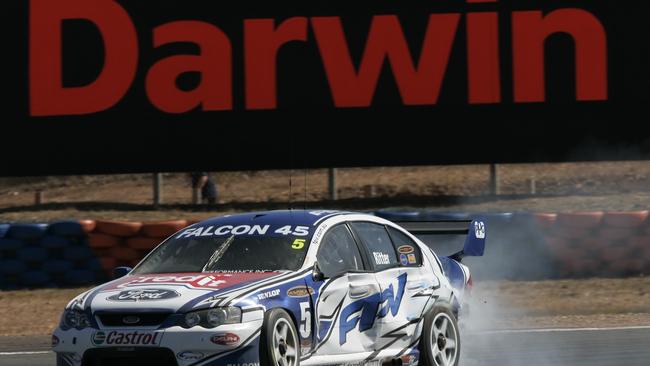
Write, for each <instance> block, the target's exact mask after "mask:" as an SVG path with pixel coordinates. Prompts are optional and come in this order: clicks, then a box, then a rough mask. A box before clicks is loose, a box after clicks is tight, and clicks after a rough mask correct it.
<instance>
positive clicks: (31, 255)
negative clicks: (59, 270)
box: [16, 247, 48, 263]
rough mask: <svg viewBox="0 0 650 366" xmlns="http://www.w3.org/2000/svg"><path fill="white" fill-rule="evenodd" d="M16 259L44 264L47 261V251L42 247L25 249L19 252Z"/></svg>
mask: <svg viewBox="0 0 650 366" xmlns="http://www.w3.org/2000/svg"><path fill="white" fill-rule="evenodd" d="M16 257H17V258H18V259H20V260H21V261H23V262H28V263H29V262H43V261H44V260H46V259H47V257H48V253H47V249H45V248H41V247H24V248H22V249H20V250H19V251H18V252H17V255H16Z"/></svg>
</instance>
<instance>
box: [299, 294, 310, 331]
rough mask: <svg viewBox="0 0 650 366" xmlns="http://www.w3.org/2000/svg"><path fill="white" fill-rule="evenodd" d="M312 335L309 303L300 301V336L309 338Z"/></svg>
mask: <svg viewBox="0 0 650 366" xmlns="http://www.w3.org/2000/svg"><path fill="white" fill-rule="evenodd" d="M310 336H311V311H309V303H308V302H301V303H300V337H302V338H309V337H310Z"/></svg>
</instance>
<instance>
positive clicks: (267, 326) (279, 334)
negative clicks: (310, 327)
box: [260, 309, 300, 366]
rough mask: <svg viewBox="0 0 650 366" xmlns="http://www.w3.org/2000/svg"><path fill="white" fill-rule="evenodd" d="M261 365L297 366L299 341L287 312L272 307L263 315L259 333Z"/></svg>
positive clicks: (298, 362) (298, 361) (298, 363)
mask: <svg viewBox="0 0 650 366" xmlns="http://www.w3.org/2000/svg"><path fill="white" fill-rule="evenodd" d="M260 364H261V366H299V365H300V341H299V339H298V332H297V331H296V327H295V325H294V324H293V321H292V320H291V317H290V316H289V314H287V312H286V311H284V310H282V309H273V310H271V311H268V312H267V313H266V314H265V315H264V324H263V325H262V331H261V335H260Z"/></svg>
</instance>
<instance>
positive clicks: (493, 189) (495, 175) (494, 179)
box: [490, 164, 501, 196]
mask: <svg viewBox="0 0 650 366" xmlns="http://www.w3.org/2000/svg"><path fill="white" fill-rule="evenodd" d="M500 191H501V187H499V166H498V165H497V164H490V194H491V195H493V196H496V195H498V194H499V193H500Z"/></svg>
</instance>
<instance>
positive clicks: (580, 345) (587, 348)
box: [0, 327, 650, 366]
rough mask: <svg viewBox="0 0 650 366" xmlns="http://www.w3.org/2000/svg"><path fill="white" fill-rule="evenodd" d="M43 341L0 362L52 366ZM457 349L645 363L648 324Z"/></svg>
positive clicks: (470, 365) (540, 363) (13, 345)
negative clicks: (646, 325)
mask: <svg viewBox="0 0 650 366" xmlns="http://www.w3.org/2000/svg"><path fill="white" fill-rule="evenodd" d="M47 342H48V339H47V337H0V365H2V366H14V365H30V366H45V365H54V364H55V362H54V354H53V353H52V352H50V351H49V350H48V345H47ZM462 347H463V349H462V358H461V365H463V366H478V365H481V366H483V365H485V366H583V365H584V366H587V365H589V366H604V365H607V366H618V365H624V366H637V365H638V366H642V365H643V366H647V365H650V327H636V328H635V327H631V328H610V329H573V330H541V329H538V330H522V331H488V332H481V333H474V334H467V335H466V336H464V337H463V343H462ZM34 352H36V353H34Z"/></svg>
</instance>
